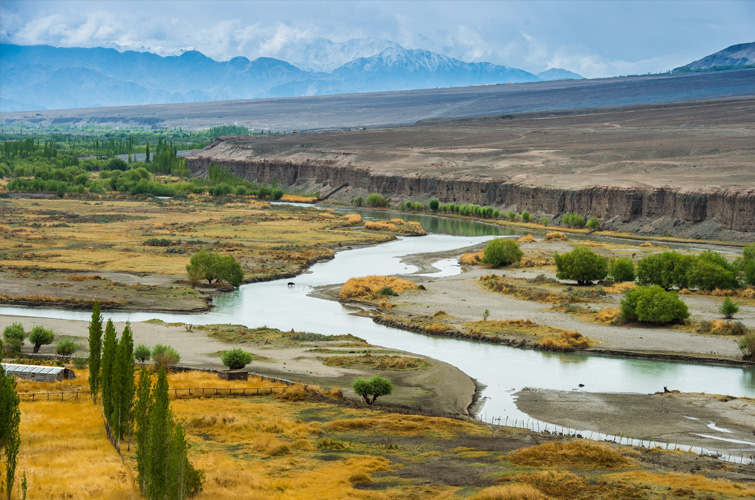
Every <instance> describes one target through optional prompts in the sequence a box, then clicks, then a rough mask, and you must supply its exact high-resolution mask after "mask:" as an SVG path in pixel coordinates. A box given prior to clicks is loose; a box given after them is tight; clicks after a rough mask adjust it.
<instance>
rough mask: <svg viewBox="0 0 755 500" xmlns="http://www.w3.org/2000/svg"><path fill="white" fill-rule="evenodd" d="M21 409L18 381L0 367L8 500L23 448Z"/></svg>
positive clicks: (0, 442)
mask: <svg viewBox="0 0 755 500" xmlns="http://www.w3.org/2000/svg"><path fill="white" fill-rule="evenodd" d="M20 426H21V409H20V400H19V397H18V393H17V392H16V381H15V379H14V378H13V377H11V376H9V375H6V373H5V370H4V369H3V367H2V366H0V450H2V451H3V452H4V453H3V454H4V455H5V488H6V493H7V494H8V496H7V498H8V500H10V499H11V494H12V493H13V484H14V482H15V480H16V467H17V466H18V451H19V448H20V447H21V431H20Z"/></svg>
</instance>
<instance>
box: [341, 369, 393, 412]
mask: <svg viewBox="0 0 755 500" xmlns="http://www.w3.org/2000/svg"><path fill="white" fill-rule="evenodd" d="M351 387H352V388H353V389H354V392H356V393H357V394H358V395H359V396H362V397H363V398H364V400H365V401H366V402H367V404H368V405H372V404H374V403H375V400H376V399H377V398H379V397H380V396H387V395H389V394H391V393H392V392H393V384H391V382H390V381H389V380H388V379H386V378H384V377H381V376H380V375H375V376H374V377H371V378H369V379H365V378H362V377H359V378H357V379H356V380H354V382H353V383H352V384H351Z"/></svg>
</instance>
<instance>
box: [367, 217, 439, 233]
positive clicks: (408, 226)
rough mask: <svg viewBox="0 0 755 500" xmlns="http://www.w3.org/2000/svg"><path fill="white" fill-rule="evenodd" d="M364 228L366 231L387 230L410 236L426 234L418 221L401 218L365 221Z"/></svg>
mask: <svg viewBox="0 0 755 500" xmlns="http://www.w3.org/2000/svg"><path fill="white" fill-rule="evenodd" d="M364 228H365V229H367V230H368V231H388V232H391V233H398V234H407V235H412V236H421V235H425V234H427V233H426V232H425V230H424V229H422V226H421V225H420V224H419V222H414V221H410V222H406V221H404V220H402V219H391V220H390V221H383V220H379V221H367V222H365V223H364Z"/></svg>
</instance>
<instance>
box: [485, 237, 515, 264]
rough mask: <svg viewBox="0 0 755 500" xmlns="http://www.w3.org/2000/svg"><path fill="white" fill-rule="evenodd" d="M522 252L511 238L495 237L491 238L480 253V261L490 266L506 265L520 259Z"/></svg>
mask: <svg viewBox="0 0 755 500" xmlns="http://www.w3.org/2000/svg"><path fill="white" fill-rule="evenodd" d="M523 255H524V253H523V252H522V250H521V249H520V248H519V244H518V243H517V242H516V241H514V240H513V239H509V238H496V239H494V240H491V241H490V242H489V243H488V244H487V245H486V246H485V250H483V253H482V263H483V264H488V265H490V266H496V267H497V266H508V265H511V264H513V263H514V262H519V261H520V260H522V256H523Z"/></svg>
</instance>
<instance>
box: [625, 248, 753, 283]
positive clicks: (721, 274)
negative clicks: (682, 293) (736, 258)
mask: <svg viewBox="0 0 755 500" xmlns="http://www.w3.org/2000/svg"><path fill="white" fill-rule="evenodd" d="M637 282H638V283H639V284H640V285H659V286H661V287H663V288H665V289H667V290H668V289H671V288H679V289H682V288H698V289H700V290H714V289H716V288H720V289H731V288H737V287H738V286H739V281H738V279H737V269H736V267H735V266H734V264H732V263H730V262H729V261H727V260H726V258H725V257H723V256H722V255H721V254H719V253H717V252H712V251H705V252H702V253H700V254H699V255H697V256H694V255H684V254H680V253H677V252H673V251H671V252H662V253H657V254H652V255H648V256H647V257H645V258H643V259H641V260H640V261H639V262H638V263H637Z"/></svg>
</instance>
